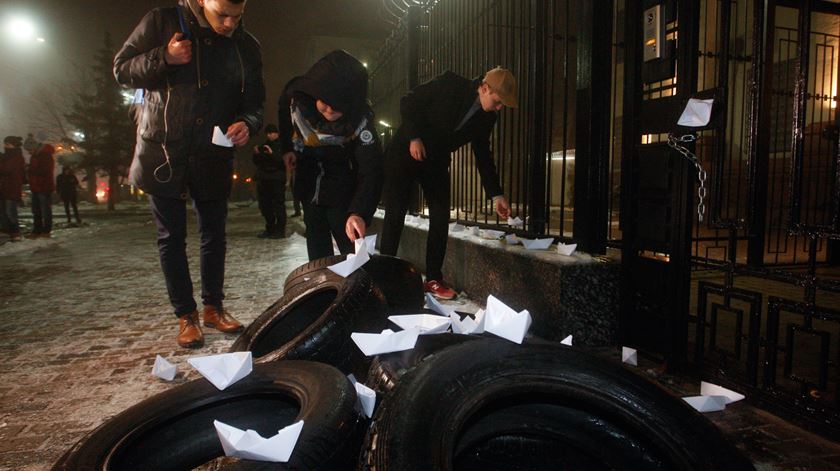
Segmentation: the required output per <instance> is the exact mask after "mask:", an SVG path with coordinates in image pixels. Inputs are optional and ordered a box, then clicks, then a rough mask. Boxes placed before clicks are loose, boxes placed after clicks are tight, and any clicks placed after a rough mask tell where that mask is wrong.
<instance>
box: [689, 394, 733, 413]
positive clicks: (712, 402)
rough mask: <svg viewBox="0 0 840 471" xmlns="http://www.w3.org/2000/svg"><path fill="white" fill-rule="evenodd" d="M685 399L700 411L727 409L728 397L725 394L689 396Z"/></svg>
mask: <svg viewBox="0 0 840 471" xmlns="http://www.w3.org/2000/svg"><path fill="white" fill-rule="evenodd" d="M683 401H685V402H687V403H688V405H690V406H691V407H693V408H695V409H697V411H698V412H717V411H721V410H724V409H726V398H725V397H723V396H689V397H684V398H683Z"/></svg>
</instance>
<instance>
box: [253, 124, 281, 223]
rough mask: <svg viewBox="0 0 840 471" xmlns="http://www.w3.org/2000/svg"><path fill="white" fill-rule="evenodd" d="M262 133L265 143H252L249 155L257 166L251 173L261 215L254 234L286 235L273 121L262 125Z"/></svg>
mask: <svg viewBox="0 0 840 471" xmlns="http://www.w3.org/2000/svg"><path fill="white" fill-rule="evenodd" d="M265 136H266V141H265V143H264V144H262V145H259V146H254V154H253V156H252V159H253V161H254V165H256V166H257V171H256V173H254V180H255V181H256V187H257V202H258V203H259V206H260V213H261V214H262V216H263V218H264V219H265V230H264V231H262V232H260V233H259V234H258V235H257V237H260V238H266V237H268V238H271V239H282V238H284V237H286V164H285V163H283V150H282V149H281V148H280V139H279V138H280V131H279V130H278V129H277V125H274V124H269V125H268V126H266V127H265Z"/></svg>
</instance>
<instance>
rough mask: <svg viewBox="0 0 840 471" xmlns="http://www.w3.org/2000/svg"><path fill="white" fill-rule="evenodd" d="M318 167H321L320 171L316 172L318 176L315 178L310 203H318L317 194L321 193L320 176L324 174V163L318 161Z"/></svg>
mask: <svg viewBox="0 0 840 471" xmlns="http://www.w3.org/2000/svg"><path fill="white" fill-rule="evenodd" d="M318 168H320V169H321V173H319V174H318V177H317V178H315V195H314V196H313V197H312V203H313V204H318V196H320V193H321V177H323V176H324V163H323V162H318Z"/></svg>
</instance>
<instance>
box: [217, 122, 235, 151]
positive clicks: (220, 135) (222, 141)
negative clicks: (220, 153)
mask: <svg viewBox="0 0 840 471" xmlns="http://www.w3.org/2000/svg"><path fill="white" fill-rule="evenodd" d="M212 142H213V144H216V145H217V146H222V147H233V141H231V140H230V139H229V138H228V137H227V136H226V135H225V133H224V132H222V129H221V128H220V127H218V126H213V141H212Z"/></svg>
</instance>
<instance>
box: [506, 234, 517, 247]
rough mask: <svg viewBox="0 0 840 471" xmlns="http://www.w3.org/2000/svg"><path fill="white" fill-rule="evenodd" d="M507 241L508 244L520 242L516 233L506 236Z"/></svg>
mask: <svg viewBox="0 0 840 471" xmlns="http://www.w3.org/2000/svg"><path fill="white" fill-rule="evenodd" d="M505 241H506V242H507V243H508V245H516V244H518V243H519V238H518V237H516V234H508V235H506V236H505Z"/></svg>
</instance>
